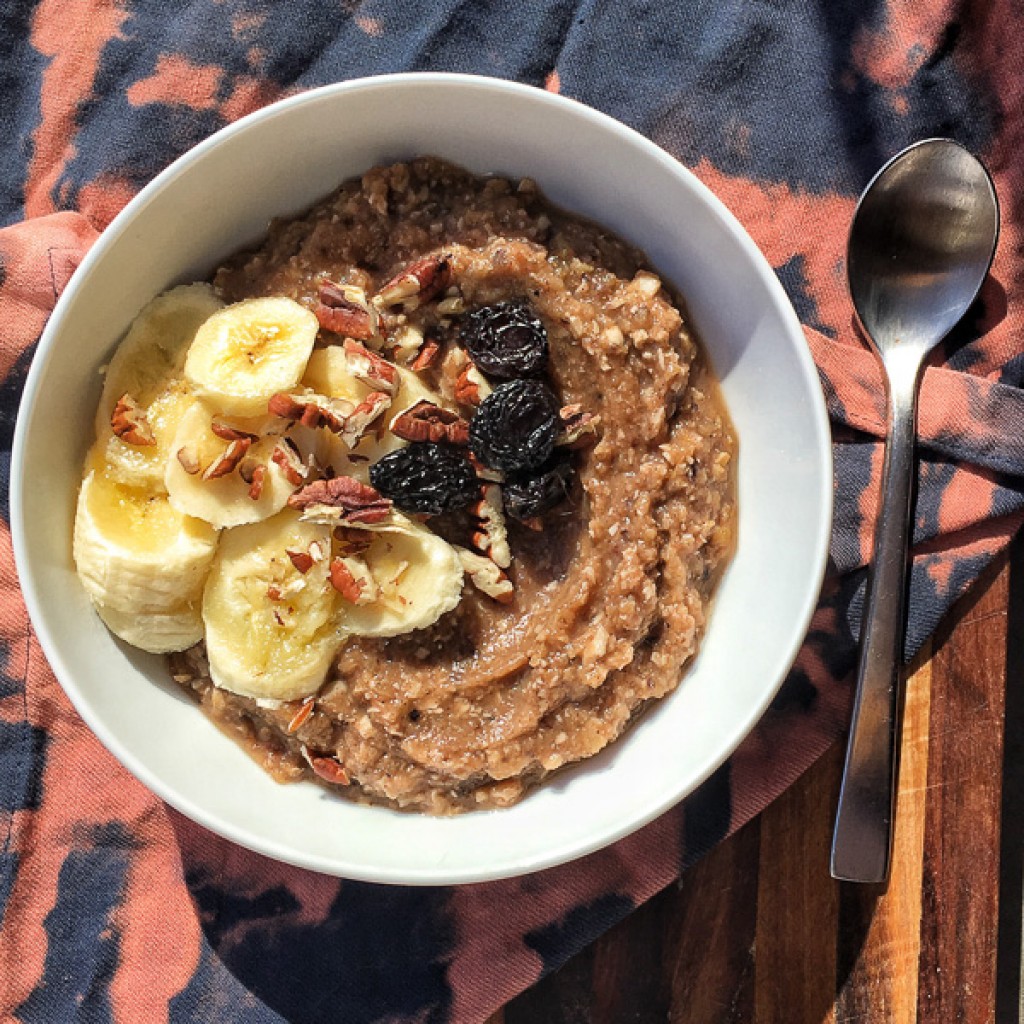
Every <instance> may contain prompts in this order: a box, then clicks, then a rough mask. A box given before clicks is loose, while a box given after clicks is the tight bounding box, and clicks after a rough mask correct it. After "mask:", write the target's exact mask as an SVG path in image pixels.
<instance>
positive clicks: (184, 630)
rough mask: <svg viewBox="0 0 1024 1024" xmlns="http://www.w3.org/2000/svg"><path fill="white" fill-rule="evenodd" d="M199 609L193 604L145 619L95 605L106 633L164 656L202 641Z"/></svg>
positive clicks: (148, 616)
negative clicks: (104, 625) (107, 631)
mask: <svg viewBox="0 0 1024 1024" xmlns="http://www.w3.org/2000/svg"><path fill="white" fill-rule="evenodd" d="M199 605H200V602H199V600H196V601H195V602H194V603H192V604H184V605H181V606H179V607H177V608H171V609H170V610H169V611H165V612H147V613H146V614H145V615H137V614H135V613H133V612H123V611H119V610H118V609H116V608H110V607H109V606H107V605H105V604H100V605H96V611H97V612H98V613H99V617H100V618H101V619H102V620H103V621H104V623H105V624H106V626H107V628H108V629H109V630H110V632H111V633H113V634H114V635H115V636H119V637H120V638H121V639H122V640H124V641H125V643H129V644H131V645H132V646H133V647H138V648H140V649H141V650H143V651H149V652H150V654H168V653H169V652H170V651H187V650H188V649H189V648H190V647H192V646H193V645H194V644H197V643H199V641H200V640H202V639H203V617H202V615H201V614H200V612H199Z"/></svg>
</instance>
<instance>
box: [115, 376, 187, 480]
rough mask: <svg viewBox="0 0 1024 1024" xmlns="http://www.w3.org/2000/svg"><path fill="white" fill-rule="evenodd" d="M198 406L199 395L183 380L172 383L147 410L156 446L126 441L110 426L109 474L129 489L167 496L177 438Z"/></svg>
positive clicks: (177, 379)
mask: <svg viewBox="0 0 1024 1024" xmlns="http://www.w3.org/2000/svg"><path fill="white" fill-rule="evenodd" d="M195 403H196V397H195V395H193V394H192V392H191V390H190V389H189V386H188V384H186V383H185V381H184V380H183V379H182V378H180V377H178V378H175V379H173V380H171V381H169V382H168V384H167V386H166V387H165V388H164V390H163V391H161V392H160V393H159V394H158V395H157V396H156V397H155V398H154V399H153V400H152V401H151V402H150V403H149V405H148V407H147V408H146V422H147V423H148V424H149V427H150V429H151V431H152V434H153V438H154V440H155V442H156V443H155V444H152V445H137V444H129V443H128V442H126V441H122V440H121V438H119V437H116V436H115V435H114V433H113V432H112V431H111V429H110V427H109V425H108V427H107V431H106V434H107V436H106V443H105V448H104V454H105V456H106V461H107V475H108V476H110V477H112V478H113V479H115V480H117V481H118V482H119V483H122V484H125V485H126V486H128V487H141V488H146V489H148V490H151V491H153V492H155V493H159V494H165V493H166V488H165V487H164V471H165V468H166V466H167V462H168V460H169V459H171V458H173V457H174V449H173V443H174V436H175V434H176V433H177V430H178V426H179V424H180V423H181V420H182V418H183V417H184V415H185V413H186V412H188V410H189V409H190V408H191V407H192V406H193V405H195ZM100 436H101V437H102V436H103V435H100Z"/></svg>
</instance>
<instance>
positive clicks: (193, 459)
mask: <svg viewBox="0 0 1024 1024" xmlns="http://www.w3.org/2000/svg"><path fill="white" fill-rule="evenodd" d="M174 457H175V458H176V459H177V460H178V462H180V463H181V468H182V469H183V470H185V472H186V473H188V475H189V476H195V475H196V473H198V472H199V470H201V469H202V468H203V467H202V466H200V465H199V457H198V456H197V455H196V453H195V452H194V451H193V450H192V449H191V448H188V447H184V448H179V449H178V450H177V451H176V452H175V453H174Z"/></svg>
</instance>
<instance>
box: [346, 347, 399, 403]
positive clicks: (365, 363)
mask: <svg viewBox="0 0 1024 1024" xmlns="http://www.w3.org/2000/svg"><path fill="white" fill-rule="evenodd" d="M343 346H344V350H345V362H346V363H347V364H348V368H349V370H350V371H351V373H352V376H353V377H355V378H356V380H361V381H362V382H363V383H364V384H369V386H370V387H371V388H374V389H375V390H377V391H384V392H386V393H387V394H389V395H393V394H394V393H395V391H396V390H397V388H398V368H397V367H395V366H392V365H391V363H389V362H388V361H387V360H386V359H384V358H382V357H381V356H379V355H377V353H376V352H371V351H370V350H369V349H368V348H367V347H366V346H365V345H360V344H359V342H358V341H353V340H352V339H351V338H346V339H345V341H344V342H343Z"/></svg>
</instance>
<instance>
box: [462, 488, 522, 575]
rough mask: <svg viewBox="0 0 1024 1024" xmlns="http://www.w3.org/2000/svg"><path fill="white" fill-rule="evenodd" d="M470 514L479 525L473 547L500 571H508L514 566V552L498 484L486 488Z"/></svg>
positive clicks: (474, 534)
mask: <svg viewBox="0 0 1024 1024" xmlns="http://www.w3.org/2000/svg"><path fill="white" fill-rule="evenodd" d="M469 512H470V515H471V516H472V517H473V518H474V519H475V520H476V524H477V528H476V530H474V532H473V547H474V548H476V550H477V551H478V552H480V554H481V555H486V556H487V557H488V558H489V559H490V560H491V561H492V562H493V563H494V564H495V565H496V566H498V568H499V569H507V568H508V567H509V566H510V565H511V564H512V552H511V550H510V549H509V546H508V529H507V528H506V526H505V513H504V511H503V509H502V507H501V488H500V487H498V485H497V484H490V485H488V486H485V487H484V488H483V491H482V495H481V498H480V500H479V501H478V502H476V503H475V504H474V505H471V506H470V509H469Z"/></svg>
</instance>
